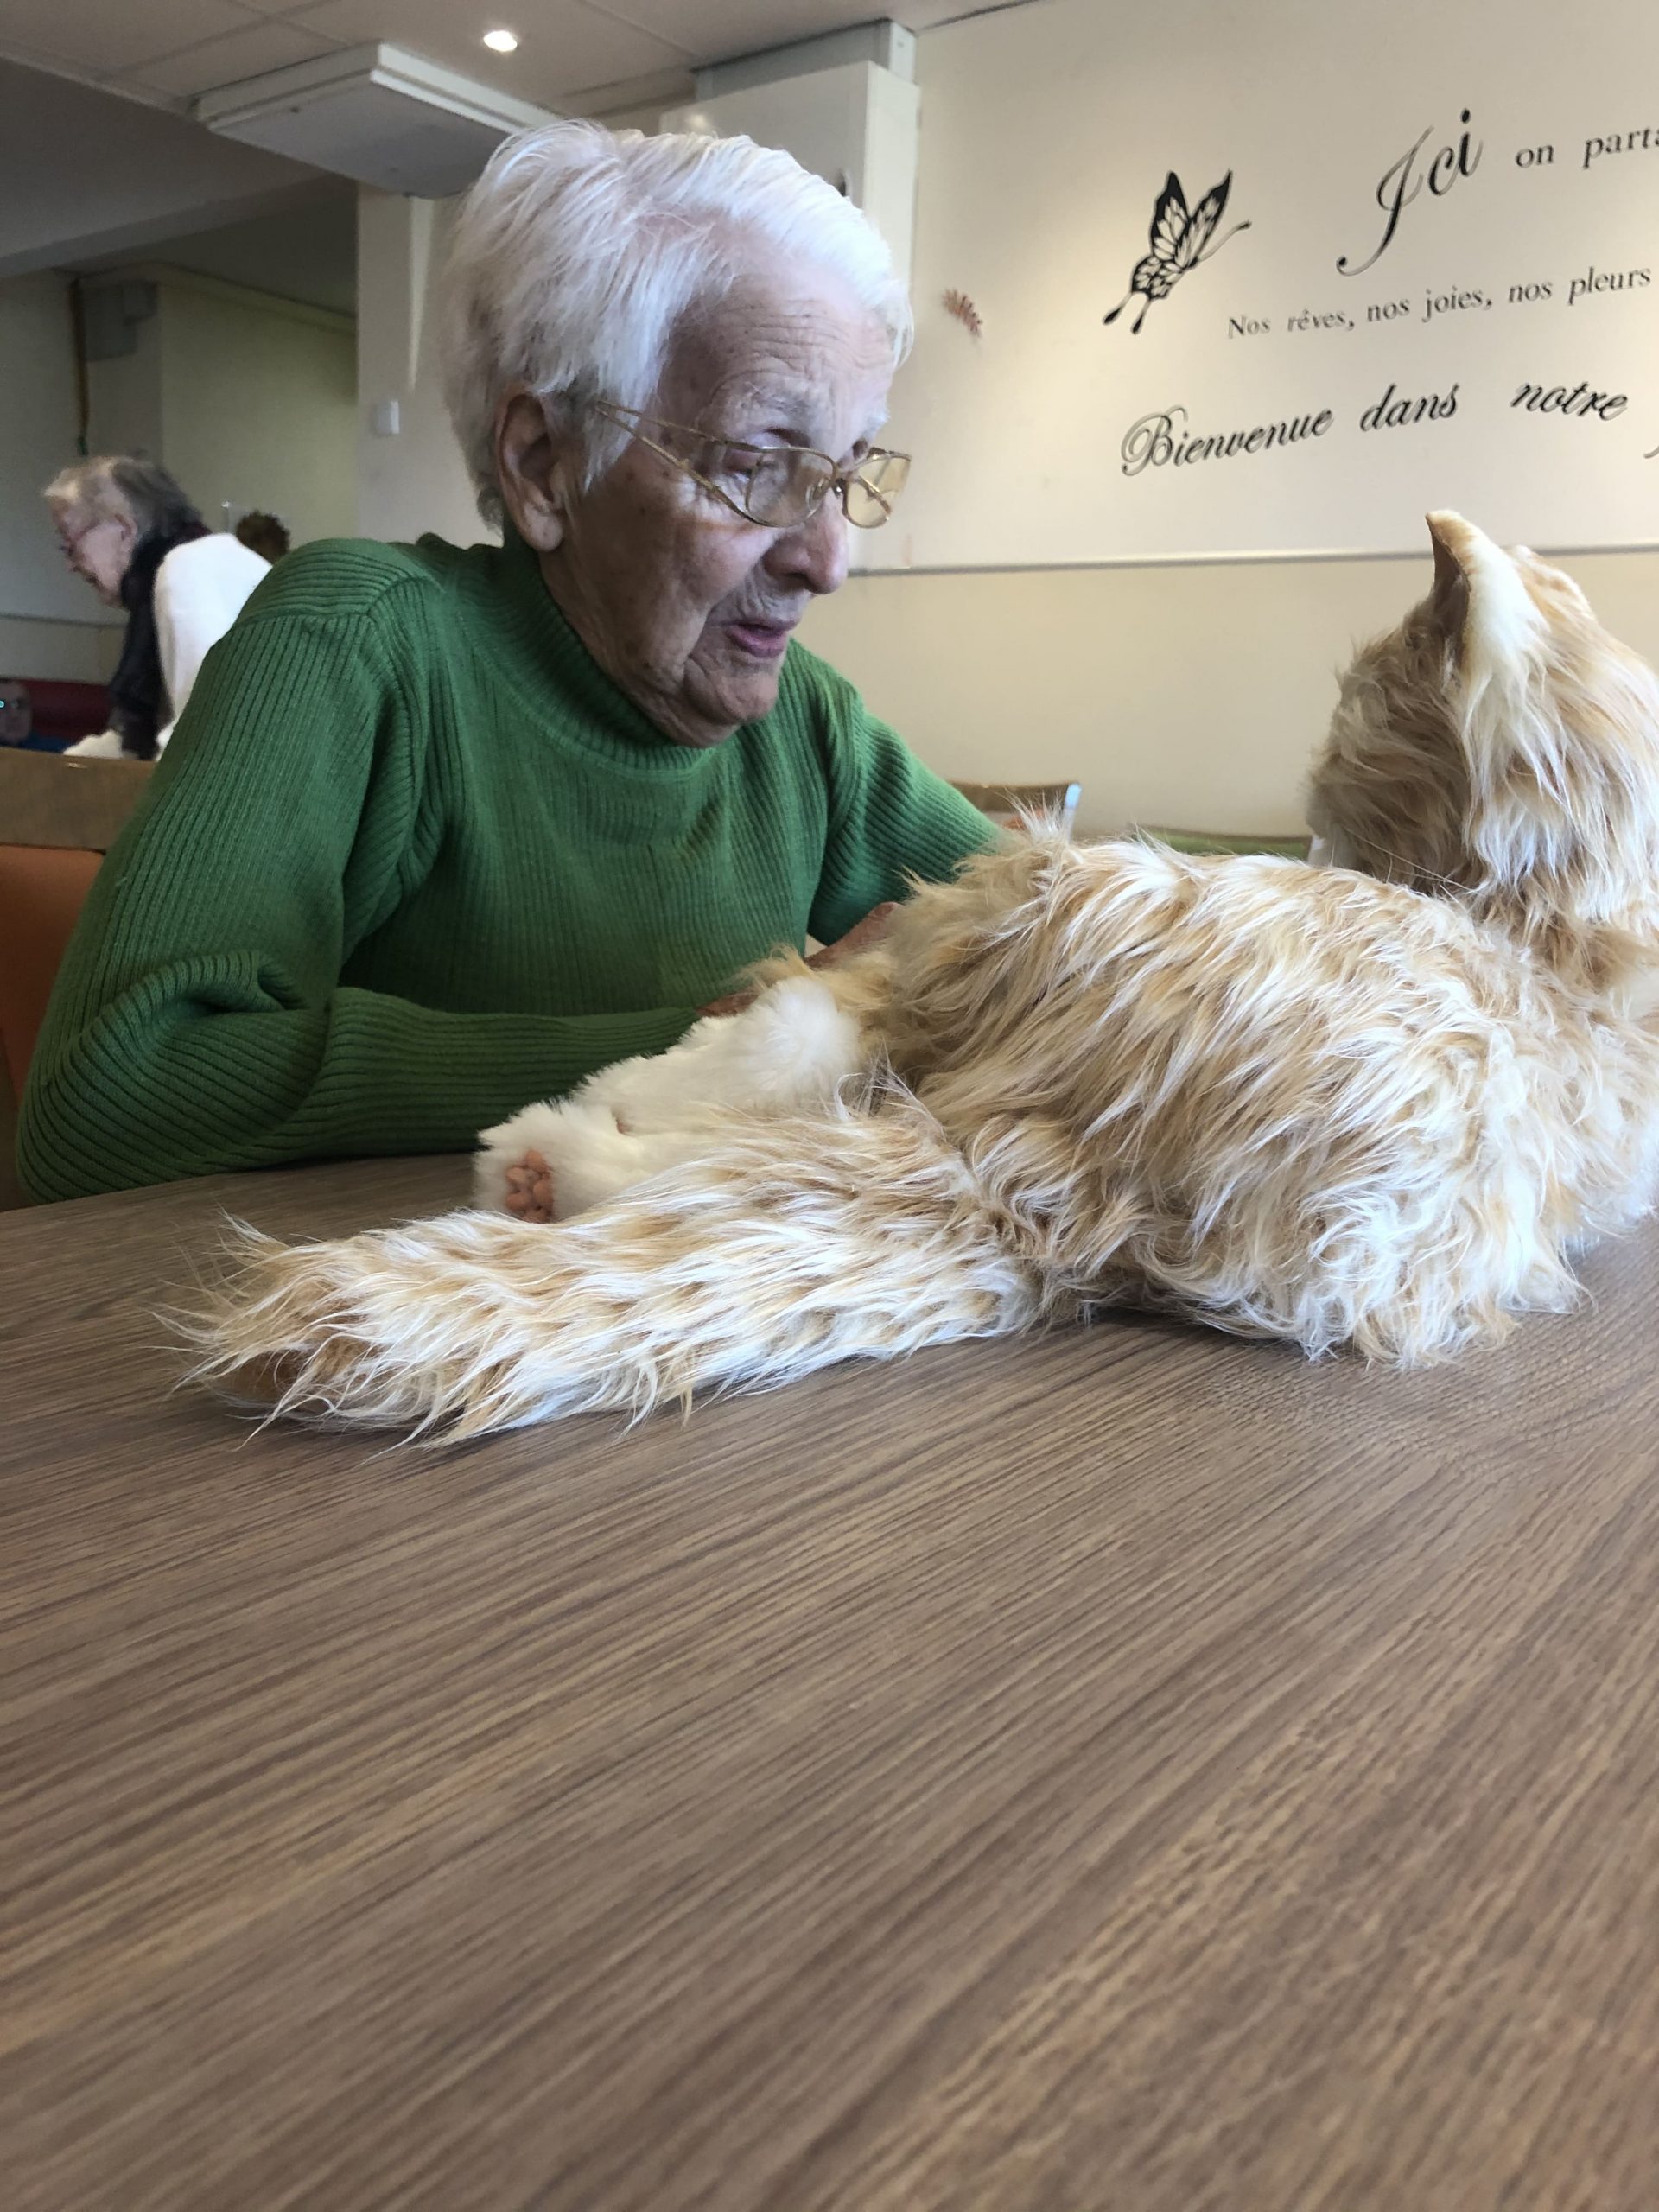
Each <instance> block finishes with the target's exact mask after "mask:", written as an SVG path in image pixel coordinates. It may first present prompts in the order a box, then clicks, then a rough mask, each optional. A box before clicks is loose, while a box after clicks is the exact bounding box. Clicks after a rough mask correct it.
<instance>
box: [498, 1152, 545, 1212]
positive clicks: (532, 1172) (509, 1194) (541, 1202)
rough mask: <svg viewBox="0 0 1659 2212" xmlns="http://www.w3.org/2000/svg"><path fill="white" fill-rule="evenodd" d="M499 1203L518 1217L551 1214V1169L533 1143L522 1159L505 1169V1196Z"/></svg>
mask: <svg viewBox="0 0 1659 2212" xmlns="http://www.w3.org/2000/svg"><path fill="white" fill-rule="evenodd" d="M502 1204H503V1205H505V1207H506V1210H507V1211H508V1212H509V1213H511V1214H517V1216H518V1218H519V1220H520V1221H551V1220H552V1219H553V1218H554V1205H553V1171H552V1170H551V1168H550V1167H549V1166H548V1164H547V1162H546V1160H543V1157H542V1155H541V1154H540V1153H539V1152H537V1150H536V1149H535V1147H533V1146H532V1147H531V1149H530V1150H529V1151H528V1152H527V1153H525V1154H524V1158H523V1159H522V1160H518V1161H515V1162H514V1164H513V1165H512V1166H510V1167H509V1168H508V1169H507V1190H506V1196H505V1198H503V1200H502Z"/></svg>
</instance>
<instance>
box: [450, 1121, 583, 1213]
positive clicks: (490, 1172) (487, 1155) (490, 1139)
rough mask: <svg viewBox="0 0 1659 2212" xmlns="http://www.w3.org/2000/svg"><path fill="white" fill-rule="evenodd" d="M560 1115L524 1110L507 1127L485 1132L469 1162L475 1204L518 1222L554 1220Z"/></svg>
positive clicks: (501, 1125)
mask: <svg viewBox="0 0 1659 2212" xmlns="http://www.w3.org/2000/svg"><path fill="white" fill-rule="evenodd" d="M562 1114H563V1109H561V1108H559V1107H557V1106H553V1105H549V1104H542V1105H537V1106H526V1107H525V1108H524V1111H523V1112H522V1113H520V1114H515V1115H514V1116H513V1117H512V1120H511V1121H510V1122H501V1123H500V1125H499V1127H498V1128H493V1129H486V1130H485V1132H484V1134H483V1135H482V1136H481V1137H480V1139H479V1149H478V1151H477V1152H476V1153H475V1154H474V1158H473V1204H474V1205H478V1206H482V1207H484V1208H485V1209H486V1211H487V1212H490V1213H510V1214H512V1216H513V1217H515V1218H516V1219H517V1220H519V1221H554V1220H556V1218H557V1217H558V1211H559V1207H558V1190H559V1183H560V1176H559V1173H558V1169H557V1166H556V1162H557V1160H558V1159H559V1157H560V1152H559V1146H560V1140H561V1137H562V1136H563V1134H564V1132H563V1123H562V1118H561V1117H562Z"/></svg>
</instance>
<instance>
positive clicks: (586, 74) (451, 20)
mask: <svg viewBox="0 0 1659 2212" xmlns="http://www.w3.org/2000/svg"><path fill="white" fill-rule="evenodd" d="M286 20H289V21H291V22H300V23H302V24H304V25H306V26H307V27H308V28H315V29H318V30H322V31H326V32H327V34H328V35H329V36H330V37H332V38H336V39H343V40H346V41H350V42H355V41H359V40H369V39H388V40H391V41H394V42H395V43H397V45H400V46H407V47H410V48H413V49H414V50H415V52H416V53H417V54H426V55H428V56H429V58H430V59H431V60H434V61H442V62H443V63H445V64H446V65H447V66H448V67H450V68H452V69H461V70H464V71H465V72H466V73H467V75H468V76H469V77H475V78H477V79H480V82H482V83H484V84H486V85H496V86H499V87H500V89H501V90H502V91H503V92H512V93H513V94H514V95H515V96H516V97H517V98H518V99H525V100H537V101H539V102H541V103H542V104H543V105H544V106H555V105H557V103H558V100H559V98H560V96H561V94H563V93H565V92H580V91H582V90H583V89H584V88H585V87H586V86H592V85H607V84H613V83H614V82H616V81H617V80H619V79H626V78H630V77H643V76H645V75H647V74H649V73H652V71H655V70H658V69H663V68H666V67H672V66H673V65H674V64H675V63H677V62H680V63H683V60H684V52H683V48H681V47H680V46H679V45H677V44H676V43H674V42H673V41H670V40H667V39H661V38H654V37H651V36H648V35H646V34H645V32H644V31H640V30H636V29H634V28H633V26H632V24H629V23H624V22H619V21H618V20H617V19H616V18H615V17H613V16H601V15H600V14H599V13H598V12H597V11H596V10H594V9H592V8H587V7H583V6H582V5H580V4H579V0H530V4H528V5H526V4H524V0H518V4H516V5H515V4H514V0H315V4H313V5H312V6H310V7H308V8H307V9H306V10H305V11H304V13H303V14H302V15H300V16H294V17H290V18H287V19H286ZM502 25H505V27H507V28H509V29H512V30H515V31H517V32H518V37H519V41H520V43H519V47H518V52H517V53H516V54H492V53H491V51H490V49H489V48H488V47H486V45H484V44H483V42H482V41H483V37H484V34H485V32H486V31H487V30H493V29H496V28H497V27H498V26H502Z"/></svg>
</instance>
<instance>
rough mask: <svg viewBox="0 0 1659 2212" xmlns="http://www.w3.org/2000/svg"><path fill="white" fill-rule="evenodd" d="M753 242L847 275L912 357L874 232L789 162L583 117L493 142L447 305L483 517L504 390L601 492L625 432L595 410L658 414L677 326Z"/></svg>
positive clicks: (450, 359) (447, 363)
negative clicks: (557, 423) (515, 393)
mask: <svg viewBox="0 0 1659 2212" xmlns="http://www.w3.org/2000/svg"><path fill="white" fill-rule="evenodd" d="M757 244H759V245H762V246H764V247H769V248H771V249H772V250H773V251H775V252H777V253H778V254H780V255H783V256H786V257H788V258H789V259H791V261H794V262H796V263H802V262H804V263H806V264H809V265H815V266H817V267H820V268H823V269H827V270H830V271H832V272H834V273H835V274H836V275H838V276H839V277H841V278H842V281H843V282H844V283H847V284H848V285H849V287H850V289H851V290H852V292H853V294H854V296H855V297H856V298H857V299H858V300H860V301H861V302H862V303H863V304H864V305H865V306H866V307H868V308H869V309H870V310H871V312H872V313H873V314H874V315H876V316H877V317H878V318H879V319H880V321H881V323H882V324H883V326H884V327H885V328H886V330H887V334H888V336H889V338H890V340H891V341H892V346H893V365H894V366H895V367H896V366H897V365H898V364H899V362H900V361H901V360H902V359H904V357H905V355H906V353H907V352H908V351H909V348H910V340H911V328H912V326H911V315H910V303H909V301H908V300H907V298H906V294H905V289H904V286H903V285H902V284H901V283H899V278H898V277H897V275H896V273H895V272H894V270H893V257H892V255H891V254H890V253H889V251H888V250H887V245H886V243H885V241H884V240H883V238H881V235H880V232H878V231H877V230H876V228H875V226H874V224H873V223H872V222H870V220H869V219H868V217H867V216H866V215H864V214H863V213H861V211H860V210H859V209H858V208H857V207H855V206H854V205H853V203H852V201H851V200H846V199H843V198H842V195H841V194H840V193H838V192H837V191H836V188H835V187H834V186H833V185H831V184H829V183H827V182H826V181H824V179H823V178H822V177H819V176H814V175H812V174H811V173H810V171H809V170H807V169H804V168H802V167H801V166H800V164H799V162H797V161H796V160H795V159H794V157H793V156H792V155H789V154H785V153H780V152H778V151H777V150H775V149H772V148H769V147H763V146H757V145H755V144H754V143H753V142H752V141H751V140H749V139H747V138H707V137H691V136H683V135H681V136H677V135H673V134H670V135H666V136H664V137H656V138H647V137H644V136H643V135H642V134H641V133H640V132H639V131H638V130H623V131H609V130H604V129H602V128H601V126H600V125H599V124H592V123H583V122H564V123H554V124H547V125H546V126H544V127H543V129H541V130H531V131H527V132H525V133H524V135H523V136H522V137H518V138H512V139H509V140H508V141H507V142H506V143H505V145H503V146H502V147H500V148H499V150H498V151H497V153H496V154H495V156H494V157H493V160H492V161H491V162H490V164H489V166H488V168H486V170H485V171H484V174H483V175H482V176H481V177H480V179H479V181H478V182H477V184H476V185H474V188H473V189H472V191H471V192H470V193H469V194H467V200H466V203H465V205H464V207H462V209H461V215H460V218H459V219H458V222H457V225H456V228H455V233H454V242H453V245H452V246H451V250H450V254H449V258H448V267H447V269H446V271H445V277H444V287H443V313H442V325H443V381H444V396H445V397H446V399H447V400H448V407H449V414H450V419H451V421H452V422H453V423H454V428H455V435H456V436H457V437H458V438H459V440H460V441H461V452H462V454H464V456H465V458H466V461H467V468H468V469H469V471H470V472H471V474H472V479H473V482H474V486H476V488H477V492H478V504H479V510H480V513H482V514H483V516H484V517H485V518H486V520H487V521H490V522H498V521H499V519H500V515H501V498H500V492H499V486H498V485H497V482H496V474H495V454H494V423H495V413H496V409H497V406H498V404H499V401H500V399H501V397H502V395H503V394H504V393H505V391H507V390H508V389H509V388H510V387H511V386H512V385H524V386H526V387H527V388H528V389H529V390H530V391H532V392H534V393H535V395H536V396H537V398H538V399H539V400H540V401H541V402H542V404H543V406H544V407H546V408H547V409H548V410H549V412H550V416H552V418H553V419H554V420H558V418H559V416H561V415H562V416H563V423H564V425H568V426H573V427H575V428H576V429H578V430H579V432H580V433H581V435H582V441H583V449H584V453H585V457H586V462H587V472H586V480H585V481H586V483H587V484H591V483H592V482H593V481H594V479H595V478H597V477H599V476H601V475H602V474H604V472H605V470H606V469H607V468H608V467H609V466H610V465H611V463H612V461H614V460H615V458H616V456H617V454H619V453H620V451H621V448H622V446H623V443H624V442H625V440H626V433H625V432H624V431H622V430H620V429H617V428H615V427H614V426H613V425H611V424H609V423H605V422H603V421H602V420H598V419H594V418H591V417H590V416H588V409H589V408H590V407H591V406H592V404H593V403H594V401H596V400H600V399H605V400H608V401H610V402H612V403H613V404H617V405H620V406H623V407H636V408H640V409H645V408H648V407H649V405H650V404H651V399H652V395H653V393H654V392H655V391H656V390H657V387H658V383H659V382H660V380H661V377H662V372H663V368H664V361H665V359H666V356H667V353H668V348H669V344H670V341H671V338H672V335H673V332H674V327H675V325H676V324H677V322H678V321H679V320H680V318H681V317H682V316H683V315H684V314H685V313H686V311H687V309H688V308H691V307H693V306H694V305H696V304H700V303H702V302H714V301H717V300H718V299H719V298H720V297H721V296H722V295H723V294H724V293H725V292H726V291H727V290H728V289H729V287H730V286H731V284H732V283H733V282H734V279H735V278H736V277H737V275H738V274H739V272H740V270H741V268H742V267H743V265H744V264H745V261H746V259H747V258H748V257H749V256H750V255H751V254H752V252H753V248H754V246H755V245H757ZM584 488H585V486H584Z"/></svg>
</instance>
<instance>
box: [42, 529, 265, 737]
mask: <svg viewBox="0 0 1659 2212" xmlns="http://www.w3.org/2000/svg"><path fill="white" fill-rule="evenodd" d="M269 574H270V562H269V561H267V560H265V559H264V558H263V557H262V556H260V555H259V554H257V553H256V552H254V551H253V550H251V548H250V547H248V546H246V545H244V544H243V543H242V541H241V539H240V538H238V537H231V536H230V535H229V534H228V533H227V532H226V531H214V533H213V536H212V537H193V538H192V539H191V540H190V542H189V543H188V545H175V547H174V548H173V550H172V551H171V552H170V553H169V554H168V556H167V558H166V560H164V561H163V562H162V565H161V567H160V568H159V569H156V588H155V595H154V597H153V599H152V600H151V601H150V605H151V608H152V610H153V612H154V613H155V617H156V644H157V645H158V646H159V648H160V651H161V657H162V683H164V684H165V685H166V686H167V696H168V699H169V700H170V701H171V702H172V705H173V721H170V722H168V725H167V727H166V728H165V729H159V730H157V731H156V751H157V752H160V751H161V749H162V747H163V746H165V745H166V743H167V741H168V738H169V737H171V736H172V734H173V727H174V723H175V722H176V721H178V718H179V716H180V715H181V714H182V713H183V712H184V704H185V701H186V700H187V699H188V697H189V696H190V694H191V692H192V690H194V687H195V681H196V678H197V677H198V676H199V675H200V673H201V664H202V663H203V661H204V660H206V659H207V652H208V648H209V647H210V646H213V645H217V644H218V643H219V639H221V638H222V637H223V636H224V634H225V632H226V631H227V630H228V629H229V628H230V626H231V625H232V622H234V621H235V620H236V618H237V616H238V614H239V613H241V612H242V608H243V606H244V604H245V601H247V599H248V597H249V595H250V594H251V592H252V590H253V588H254V586H255V585H256V584H257V582H259V580H260V578H261V577H262V576H264V575H269ZM120 753H121V740H120V737H119V735H118V733H117V732H116V731H114V730H112V729H106V730H105V731H103V732H101V733H100V734H99V736H97V737H83V738H82V739H81V741H80V742H79V745H71V746H67V747H65V748H64V753H63V758H64V759H65V760H71V759H74V758H79V759H80V760H114V759H118V758H119V757H120Z"/></svg>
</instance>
